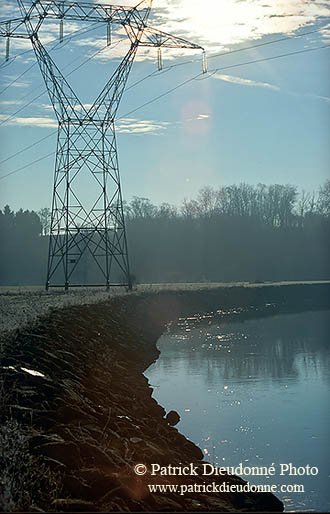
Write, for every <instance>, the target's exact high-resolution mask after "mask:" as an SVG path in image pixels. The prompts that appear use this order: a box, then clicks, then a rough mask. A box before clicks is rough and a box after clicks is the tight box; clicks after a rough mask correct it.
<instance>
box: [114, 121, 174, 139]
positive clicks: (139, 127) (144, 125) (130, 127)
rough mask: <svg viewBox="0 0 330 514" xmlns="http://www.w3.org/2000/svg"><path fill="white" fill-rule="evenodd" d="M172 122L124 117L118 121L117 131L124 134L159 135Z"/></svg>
mask: <svg viewBox="0 0 330 514" xmlns="http://www.w3.org/2000/svg"><path fill="white" fill-rule="evenodd" d="M169 125H170V122H168V121H154V120H138V119H136V118H123V119H121V120H118V121H117V123H116V130H117V132H120V133H124V134H150V135H159V134H160V133H161V132H162V131H164V130H165V129H166V128H167V127H168V126H169Z"/></svg>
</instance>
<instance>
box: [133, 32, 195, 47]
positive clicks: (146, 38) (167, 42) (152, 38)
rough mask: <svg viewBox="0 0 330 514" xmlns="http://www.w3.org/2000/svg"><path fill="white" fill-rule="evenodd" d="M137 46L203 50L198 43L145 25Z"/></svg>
mask: <svg viewBox="0 0 330 514" xmlns="http://www.w3.org/2000/svg"><path fill="white" fill-rule="evenodd" d="M139 46H156V47H157V46H161V47H163V48H194V49H196V50H204V48H203V47H202V46H200V45H196V44H195V43H191V42H190V41H187V40H186V39H183V38H181V37H177V36H172V35H171V34H167V33H166V32H162V31H161V30H158V29H155V28H153V27H145V28H144V30H143V38H142V40H141V41H139Z"/></svg>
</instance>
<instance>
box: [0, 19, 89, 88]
mask: <svg viewBox="0 0 330 514" xmlns="http://www.w3.org/2000/svg"><path fill="white" fill-rule="evenodd" d="M96 26H99V24H98V23H93V26H92V27H89V29H85V30H83V29H79V30H76V31H75V32H71V33H70V34H67V35H66V36H64V37H63V39H68V41H70V40H71V39H72V38H74V37H76V36H78V35H79V36H82V35H83V34H86V33H88V32H92V31H93V30H94V29H95V28H96ZM68 41H66V43H67V42H68ZM54 42H55V45H54V46H53V48H51V49H50V51H53V50H56V47H57V46H58V45H62V43H61V42H60V41H58V40H57V39H53V40H52V41H48V43H46V44H45V46H47V45H50V44H51V43H54ZM29 52H33V49H32V48H31V49H30V50H25V52H22V53H20V54H18V55H15V56H14V57H12V59H11V61H13V60H15V59H17V57H21V56H22V55H25V54H26V53H29ZM78 59H79V57H78V58H77V59H75V60H74V61H73V62H75V61H76V60H78ZM3 64H5V61H4V62H2V63H1V64H0V67H2V66H3ZM36 64H37V61H35V62H34V63H33V64H31V66H29V67H28V68H27V69H26V70H25V71H23V73H21V74H20V75H18V77H16V78H15V79H14V80H13V81H12V82H10V83H9V84H8V85H7V86H6V87H4V89H2V90H1V91H0V95H2V94H3V93H4V92H5V91H6V90H7V89H8V88H9V87H11V86H12V85H13V84H15V82H17V81H18V80H19V79H21V78H22V77H23V76H24V75H25V74H26V73H28V72H29V71H30V70H31V69H32V68H33V67H34V66H36ZM71 64H72V63H71Z"/></svg>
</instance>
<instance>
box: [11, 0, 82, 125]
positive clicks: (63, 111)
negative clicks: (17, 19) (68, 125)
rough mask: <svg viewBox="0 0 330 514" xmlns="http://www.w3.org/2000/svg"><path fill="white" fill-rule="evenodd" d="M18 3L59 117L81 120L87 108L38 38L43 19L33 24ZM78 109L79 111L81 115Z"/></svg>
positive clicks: (22, 6) (59, 118)
mask: <svg viewBox="0 0 330 514" xmlns="http://www.w3.org/2000/svg"><path fill="white" fill-rule="evenodd" d="M18 3H19V7H20V10H21V14H22V15H23V16H25V17H26V18H25V28H26V31H27V33H28V35H29V37H30V40H31V43H32V46H33V50H34V53H35V55H36V57H37V60H38V62H39V66H40V69H41V73H42V76H43V78H44V81H45V84H46V87H47V89H48V92H49V97H50V100H51V102H52V105H53V107H54V111H55V113H56V116H57V119H58V120H59V121H61V122H62V121H65V120H66V119H72V118H73V119H76V120H78V121H79V120H80V118H81V113H84V112H85V114H87V113H86V110H85V108H84V106H83V105H82V103H81V102H80V100H79V98H78V97H77V95H76V94H75V92H74V91H73V90H72V88H71V86H70V85H69V84H68V82H67V81H66V79H65V78H64V76H63V74H62V73H61V72H60V70H59V69H58V67H57V66H56V64H55V63H54V61H53V60H52V58H51V57H50V55H49V53H48V52H47V51H46V49H45V48H44V47H43V45H42V44H41V41H40V39H39V38H38V35H37V32H38V29H39V27H40V25H41V24H42V21H43V20H42V19H39V20H38V21H37V22H36V24H33V21H32V20H31V18H29V16H28V11H27V10H26V8H25V6H24V4H23V2H22V1H21V0H18ZM76 110H78V111H79V115H78V114H77V112H76Z"/></svg>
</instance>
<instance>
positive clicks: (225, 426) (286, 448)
mask: <svg viewBox="0 0 330 514" xmlns="http://www.w3.org/2000/svg"><path fill="white" fill-rule="evenodd" d="M329 338H330V311H309V312H304V313H298V314H278V315H273V316H267V317H255V318H253V317H252V318H251V317H248V318H245V317H244V313H243V314H238V315H236V317H235V313H233V312H231V313H226V312H218V313H215V314H209V315H204V316H195V317H191V318H186V319H180V320H179V321H178V322H177V323H176V324H172V325H171V326H170V327H169V329H168V331H167V332H166V333H165V334H163V336H162V337H161V338H160V339H159V340H158V348H159V349H160V351H161V355H160V357H159V359H158V360H157V361H156V362H155V363H154V364H152V365H151V366H150V367H149V368H148V370H147V371H146V372H145V375H146V377H147V378H148V379H149V382H150V384H151V385H152V387H153V388H154V394H153V396H154V397H155V398H156V400H157V401H158V402H159V403H160V404H161V405H162V406H163V407H164V408H165V409H166V410H172V409H173V410H176V411H177V412H178V413H179V414H180V416H181V420H180V422H179V423H178V425H177V428H178V430H179V431H180V432H182V433H183V434H184V435H186V436H187V437H188V438H189V439H191V440H192V441H194V442H195V443H196V444H197V445H198V446H199V447H200V448H201V449H202V451H203V453H204V455H205V460H206V461H208V462H211V463H213V464H214V465H215V466H217V467H221V466H230V467H231V466H238V465H239V464H240V463H242V466H243V467H245V468H246V470H245V471H246V474H245V476H244V475H243V474H241V476H242V478H244V479H245V480H248V481H249V482H250V483H251V484H272V485H273V484H275V485H276V487H277V490H276V493H275V494H276V496H277V497H279V498H280V499H281V500H282V501H283V502H284V505H285V510H286V511H299V512H302V511H318V512H327V511H329V509H330V464H329V462H330V455H329V427H330V423H329V421H330V414H329V413H330V409H329V403H330V402H329V397H330V395H329V383H330V352H329ZM281 464H282V467H281ZM285 465H287V468H286V467H285ZM290 465H291V466H290ZM271 466H273V467H274V468H275V473H273V474H272V475H270V476H265V475H261V476H256V475H253V476H247V474H248V473H249V469H251V468H252V467H259V468H261V467H263V468H264V467H268V468H269V467H271ZM308 466H309V467H308ZM311 468H313V469H312V472H313V473H314V474H313V475H311V474H310V473H311ZM316 471H317V474H315V473H316ZM281 472H282V474H281ZM292 473H299V474H296V475H294V474H292ZM215 480H216V477H215ZM297 486H299V487H297ZM302 489H303V491H302ZM298 491H299V492H298Z"/></svg>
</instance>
